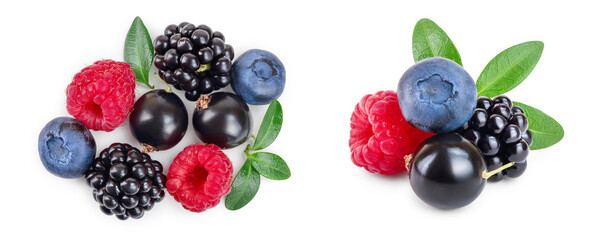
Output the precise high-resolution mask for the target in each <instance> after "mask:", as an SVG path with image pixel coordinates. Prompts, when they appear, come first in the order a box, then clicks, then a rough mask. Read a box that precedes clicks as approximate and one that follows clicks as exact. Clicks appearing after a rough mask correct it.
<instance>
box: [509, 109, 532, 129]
mask: <svg viewBox="0 0 602 240" xmlns="http://www.w3.org/2000/svg"><path fill="white" fill-rule="evenodd" d="M510 123H511V124H514V125H516V126H518V127H519V128H520V131H521V132H525V131H527V128H529V121H528V120H527V117H526V116H525V114H522V113H519V114H514V115H512V118H511V119H510Z"/></svg>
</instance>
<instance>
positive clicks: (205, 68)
mask: <svg viewBox="0 0 602 240" xmlns="http://www.w3.org/2000/svg"><path fill="white" fill-rule="evenodd" d="M210 69H211V63H207V64H202V65H201V66H200V67H199V69H197V70H196V71H195V72H196V73H202V72H205V71H209V70H210Z"/></svg>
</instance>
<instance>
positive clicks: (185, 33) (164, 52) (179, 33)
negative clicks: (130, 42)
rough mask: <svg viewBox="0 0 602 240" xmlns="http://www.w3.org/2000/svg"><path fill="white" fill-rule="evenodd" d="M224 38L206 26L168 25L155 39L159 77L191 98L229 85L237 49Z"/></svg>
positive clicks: (185, 23)
mask: <svg viewBox="0 0 602 240" xmlns="http://www.w3.org/2000/svg"><path fill="white" fill-rule="evenodd" d="M225 39H226V38H225V37H224V34H222V33H221V32H218V31H212V30H211V28H210V27H209V26H207V25H199V26H195V25H193V24H191V23H188V22H182V23H180V24H179V25H175V24H171V25H169V26H167V27H166V28H165V31H164V33H163V35H159V36H158V37H157V38H155V40H154V42H153V45H154V48H155V52H156V54H155V58H154V63H155V66H156V67H157V69H159V76H160V77H161V78H162V79H163V80H165V82H167V83H168V84H170V85H173V86H174V88H176V89H178V90H184V91H185V92H186V93H185V96H186V99H188V100H190V101H197V100H198V99H199V97H200V96H201V95H203V94H209V93H211V92H213V91H214V90H218V89H220V88H223V87H226V86H228V84H230V68H232V61H233V60H234V49H233V48H232V46H231V45H229V44H226V43H225Z"/></svg>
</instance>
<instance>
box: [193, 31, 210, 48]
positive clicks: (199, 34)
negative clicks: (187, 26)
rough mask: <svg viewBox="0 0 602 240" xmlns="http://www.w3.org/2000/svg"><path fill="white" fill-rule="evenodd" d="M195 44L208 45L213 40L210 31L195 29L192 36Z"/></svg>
mask: <svg viewBox="0 0 602 240" xmlns="http://www.w3.org/2000/svg"><path fill="white" fill-rule="evenodd" d="M190 39H192V42H193V43H194V45H195V46H207V45H208V44H209V41H210V40H211V36H209V33H208V32H207V31H205V30H203V29H197V30H195V31H194V32H193V33H192V35H191V36H190Z"/></svg>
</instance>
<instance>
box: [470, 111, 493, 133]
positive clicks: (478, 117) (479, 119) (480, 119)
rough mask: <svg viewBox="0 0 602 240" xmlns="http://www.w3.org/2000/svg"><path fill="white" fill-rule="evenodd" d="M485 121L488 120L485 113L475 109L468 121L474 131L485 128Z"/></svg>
mask: <svg viewBox="0 0 602 240" xmlns="http://www.w3.org/2000/svg"><path fill="white" fill-rule="evenodd" d="M487 119H489V115H488V114H487V111H485V110H483V109H476V110H475V112H474V114H473V115H472V117H471V118H470V120H468V121H469V122H470V125H471V126H473V127H474V128H475V129H479V128H482V127H485V125H486V124H487Z"/></svg>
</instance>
